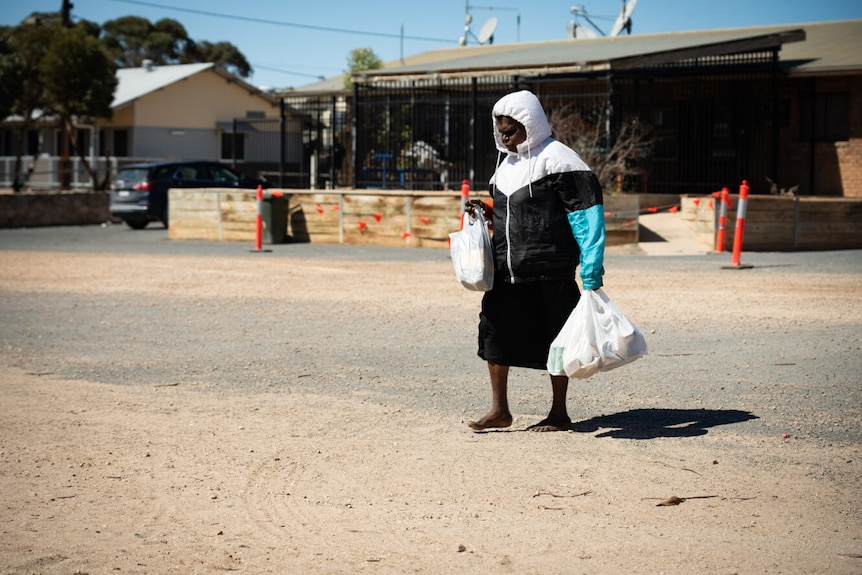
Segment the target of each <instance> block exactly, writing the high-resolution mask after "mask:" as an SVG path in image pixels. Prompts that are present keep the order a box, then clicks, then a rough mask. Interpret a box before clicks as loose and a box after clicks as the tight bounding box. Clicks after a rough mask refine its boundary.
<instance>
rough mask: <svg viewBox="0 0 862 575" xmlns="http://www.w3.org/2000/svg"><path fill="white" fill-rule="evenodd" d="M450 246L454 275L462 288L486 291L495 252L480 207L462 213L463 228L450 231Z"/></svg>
mask: <svg viewBox="0 0 862 575" xmlns="http://www.w3.org/2000/svg"><path fill="white" fill-rule="evenodd" d="M449 250H450V254H451V256H452V266H453V267H454V268H455V277H456V278H458V281H459V282H461V285H463V286H464V287H465V288H467V289H469V290H474V291H488V290H490V289H491V286H493V285H494V253H493V247H492V246H491V234H490V232H489V231H488V222H486V221H485V216H484V214H483V212H482V209H481V208H479V207H477V208H475V209H474V210H473V214H470V215H469V216H467V215H465V216H464V228H463V229H462V230H461V231H458V232H452V233H451V234H449Z"/></svg>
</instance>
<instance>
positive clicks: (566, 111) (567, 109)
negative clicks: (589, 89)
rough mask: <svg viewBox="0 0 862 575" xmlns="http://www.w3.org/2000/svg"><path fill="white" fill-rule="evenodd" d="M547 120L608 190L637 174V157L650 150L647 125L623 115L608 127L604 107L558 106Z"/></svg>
mask: <svg viewBox="0 0 862 575" xmlns="http://www.w3.org/2000/svg"><path fill="white" fill-rule="evenodd" d="M548 123H550V124H551V130H552V132H553V135H554V137H555V138H557V139H558V140H560V141H561V142H563V143H564V144H566V145H567V146H569V147H570V148H572V149H573V150H575V151H577V152H578V154H579V155H580V156H581V158H582V159H583V160H584V162H586V163H587V165H588V166H590V168H591V169H592V170H593V172H594V173H595V174H596V177H597V178H598V180H599V182H601V184H602V186H605V187H606V188H608V189H611V190H617V191H624V190H623V188H624V180H625V178H626V177H627V176H633V175H636V174H638V173H640V170H639V169H638V160H640V159H642V158H645V157H647V156H649V154H650V153H651V151H652V144H653V141H652V137H651V135H650V129H649V127H648V126H646V125H644V124H643V123H641V122H640V121H639V120H638V119H637V118H635V117H627V118H624V119H623V120H622V121H620V122H619V125H618V126H617V127H616V128H615V129H608V124H609V118H608V112H607V109H606V108H605V107H598V108H595V109H592V110H583V109H577V108H575V107H574V106H572V105H564V106H560V107H557V108H554V109H551V110H550V111H549V112H548Z"/></svg>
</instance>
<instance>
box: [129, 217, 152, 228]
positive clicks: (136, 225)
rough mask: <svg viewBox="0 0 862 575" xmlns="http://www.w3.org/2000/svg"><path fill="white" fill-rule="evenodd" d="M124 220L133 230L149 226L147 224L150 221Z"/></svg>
mask: <svg viewBox="0 0 862 575" xmlns="http://www.w3.org/2000/svg"><path fill="white" fill-rule="evenodd" d="M123 221H124V222H126V225H127V226H129V227H130V228H132V229H133V230H142V229H144V228H145V227H147V224H148V223H149V222H148V221H147V220H134V219H128V220H123Z"/></svg>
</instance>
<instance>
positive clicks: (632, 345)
mask: <svg viewBox="0 0 862 575" xmlns="http://www.w3.org/2000/svg"><path fill="white" fill-rule="evenodd" d="M644 355H647V345H646V341H645V340H644V337H643V334H641V332H640V331H638V329H637V328H636V327H635V326H634V324H632V322H630V321H629V319H628V318H627V317H626V316H625V315H624V314H623V312H621V311H620V309H619V308H618V307H617V306H616V305H614V303H613V302H612V301H611V300H610V298H609V297H608V296H607V295H605V292H604V291H602V290H601V289H597V290H585V291H584V292H583V293H582V294H581V299H580V301H579V302H578V305H577V306H575V309H574V310H572V313H571V315H569V319H567V320H566V323H565V324H564V325H563V327H562V329H561V330H560V333H559V334H558V335H557V337H556V338H555V339H554V341H553V342H552V343H551V349H550V351H549V352H548V372H550V373H551V375H567V376H569V377H575V378H578V379H585V378H587V377H590V376H591V375H593V374H595V373H596V372H597V371H609V370H611V369H614V368H616V367H620V366H621V365H625V364H627V363H629V362H632V361H634V360H636V359H638V358H639V357H643V356H644Z"/></svg>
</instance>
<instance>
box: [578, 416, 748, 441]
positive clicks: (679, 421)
mask: <svg viewBox="0 0 862 575" xmlns="http://www.w3.org/2000/svg"><path fill="white" fill-rule="evenodd" d="M752 419H757V416H756V415H754V414H752V413H749V412H748V411H739V410H736V409H633V410H631V411H623V412H620V413H614V414H612V415H602V416H600V417H593V418H591V419H587V420H585V421H578V422H574V423H572V427H571V430H572V431H575V432H578V433H593V432H595V431H598V430H599V429H608V431H604V432H602V433H599V434H598V435H596V437H613V438H616V439H655V438H657V437H696V436H698V435H706V433H707V431H708V429H709V428H710V427H715V426H717V425H729V424H731V423H742V422H743V421H749V420H752Z"/></svg>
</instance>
